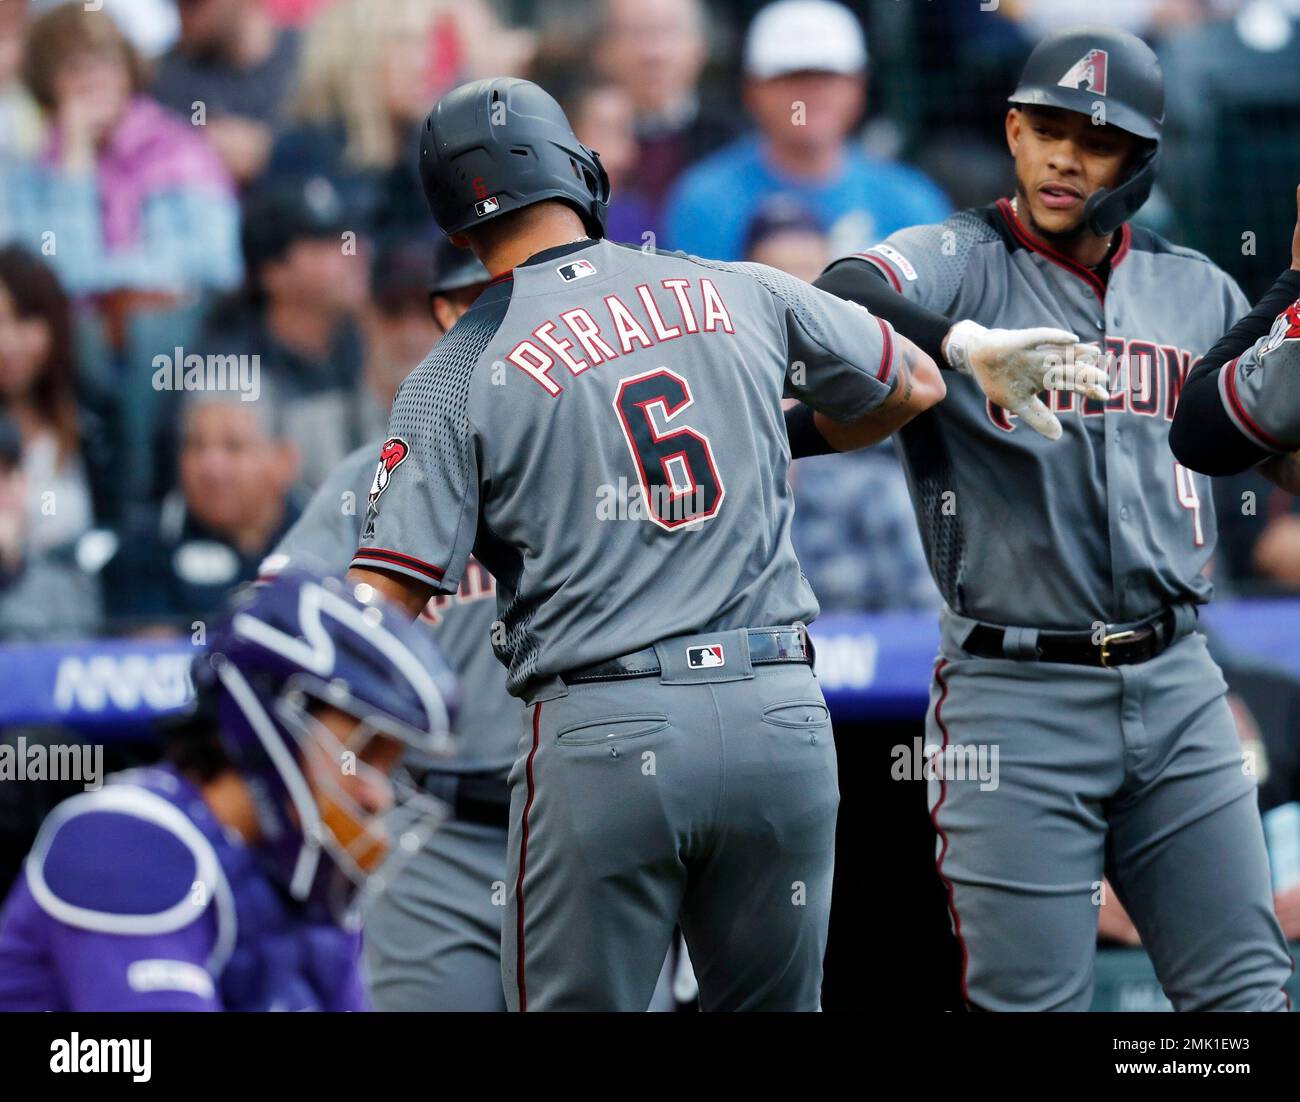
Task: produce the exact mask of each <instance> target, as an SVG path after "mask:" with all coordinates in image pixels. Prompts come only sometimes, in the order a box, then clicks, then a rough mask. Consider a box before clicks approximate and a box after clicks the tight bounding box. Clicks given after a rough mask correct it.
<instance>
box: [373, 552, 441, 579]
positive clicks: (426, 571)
mask: <svg viewBox="0 0 1300 1102" xmlns="http://www.w3.org/2000/svg"><path fill="white" fill-rule="evenodd" d="M352 557H353V558H354V559H373V560H374V561H375V562H382V563H387V564H388V565H389V566H404V567H406V568H407V569H408V570H414V571H415V572H416V573H417V574H423V575H425V576H426V577H428V578H432V579H433V580H434V581H435V582H440V581H442V576H443V573H444V571H443V569H442V567H439V566H433V565H431V564H430V563H427V562H425V561H424V560H423V559H416V558H412V557H411V556H410V555H403V554H402V553H401V552H400V551H389V550H388V549H387V548H384V547H358V548H357V551H356V554H355V555H353V556H352Z"/></svg>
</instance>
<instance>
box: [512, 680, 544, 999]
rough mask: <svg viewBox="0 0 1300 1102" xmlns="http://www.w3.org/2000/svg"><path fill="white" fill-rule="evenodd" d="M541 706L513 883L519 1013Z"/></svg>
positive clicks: (523, 993) (525, 993) (523, 994)
mask: <svg viewBox="0 0 1300 1102" xmlns="http://www.w3.org/2000/svg"><path fill="white" fill-rule="evenodd" d="M541 729H542V705H541V702H540V701H539V702H538V703H537V704H535V705H533V748H532V750H530V751H529V752H528V769H527V775H528V800H527V802H526V803H525V804H524V827H523V832H522V833H521V834H520V837H519V877H518V879H517V880H516V881H515V941H516V942H517V945H516V947H515V972H516V975H515V980H516V982H517V983H518V985H519V1011H520V1013H521V1014H522V1013H527V1012H528V986H527V984H525V982H524V866H525V864H526V863H527V860H528V813H529V812H530V811H532V809H533V797H534V796H535V795H536V794H537V789H536V787H535V785H534V783H533V759H534V758H535V757H536V756H537V746H538V743H539V742H540V741H541Z"/></svg>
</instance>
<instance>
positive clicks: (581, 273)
mask: <svg viewBox="0 0 1300 1102" xmlns="http://www.w3.org/2000/svg"><path fill="white" fill-rule="evenodd" d="M555 270H556V271H557V272H559V273H560V278H561V279H562V280H564V282H565V283H572V282H573V281H574V280H575V279H585V278H586V277H587V276H593V275H595V274H596V265H594V264H593V263H592V262H591V261H590V260H575V261H574V262H573V263H572V264H561V265H560V266H559V267H558V268H556V269H555Z"/></svg>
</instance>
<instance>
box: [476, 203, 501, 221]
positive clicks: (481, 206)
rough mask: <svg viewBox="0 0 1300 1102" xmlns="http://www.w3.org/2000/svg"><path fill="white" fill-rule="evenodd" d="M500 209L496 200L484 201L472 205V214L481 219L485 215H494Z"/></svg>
mask: <svg viewBox="0 0 1300 1102" xmlns="http://www.w3.org/2000/svg"><path fill="white" fill-rule="evenodd" d="M500 209H501V204H500V203H499V202H498V201H497V200H496V199H484V200H482V201H481V202H478V203H475V204H474V213H475V214H477V215H478V216H479V217H480V218H482V217H483V216H484V215H486V214H495V213H496V212H497V211H499V210H500Z"/></svg>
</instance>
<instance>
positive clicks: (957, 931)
mask: <svg viewBox="0 0 1300 1102" xmlns="http://www.w3.org/2000/svg"><path fill="white" fill-rule="evenodd" d="M947 665H948V660H947V659H946V658H944V659H942V660H941V661H940V662H939V664H938V665H937V666H936V667H935V669H934V679H935V680H936V681H937V682H938V683H939V700H938V703H936V704H935V706H934V721H935V723H937V724H938V725H939V730H940V731H942V732H943V749H941V750H940V751H939V752H940V754H942V753H943V751H944V750H946V749H947V748H948V742H949V737H948V727H947V725H946V724H945V723H944V722H943V702H944V701H945V700H947V699H948V683H947V682H946V681H945V680H944V679H943V671H944V667H945V666H947ZM947 798H948V782H947V780H945V779H944V776H943V773H942V771H941V772H940V774H939V799H938V800H937V801H936V802H935V805H934V810H933V811H931V812H930V822H931V824H932V825H933V826H934V829H935V832H936V833H937V834H938V835H939V837H940V839H942V841H943V846H942V848H941V849H940V850H939V857H938V859H937V860H936V861H935V863H934V871H935V872H937V873H938V874H939V879H940V880H941V881H942V882H943V886H944V888H945V889H946V890H947V892H948V913H949V914H950V915H952V927H953V934H954V936H955V937H956V938H957V945H958V946H959V947H960V948H961V997H962V999H963V1000H964V1001H965V1002H970V992H969V991H968V990H967V987H966V971H967V967H968V965H969V963H970V954H969V953H968V952H967V950H966V939H965V938H963V937H962V936H961V915H959V914H958V913H957V899H956V896H955V895H954V892H953V885H952V881H951V880H949V879H948V878H947V877H946V876H944V874H943V859H944V858H945V857H947V856H948V835H947V834H945V833H944V830H943V827H941V826H940V825H939V808H941V807H943V802H944V800H946V799H947Z"/></svg>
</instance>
